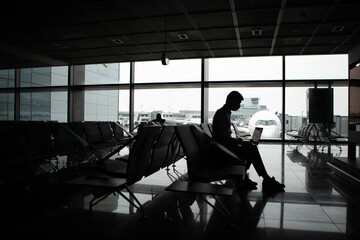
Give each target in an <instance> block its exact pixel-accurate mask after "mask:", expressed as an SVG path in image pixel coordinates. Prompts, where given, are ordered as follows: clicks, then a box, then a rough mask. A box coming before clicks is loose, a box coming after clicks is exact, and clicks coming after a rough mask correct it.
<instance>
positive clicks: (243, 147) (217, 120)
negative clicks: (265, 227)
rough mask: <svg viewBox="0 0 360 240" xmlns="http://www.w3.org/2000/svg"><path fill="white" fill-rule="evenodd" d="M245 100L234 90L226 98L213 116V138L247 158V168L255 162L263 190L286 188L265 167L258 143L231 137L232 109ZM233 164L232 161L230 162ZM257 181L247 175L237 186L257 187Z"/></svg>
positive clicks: (238, 106)
mask: <svg viewBox="0 0 360 240" xmlns="http://www.w3.org/2000/svg"><path fill="white" fill-rule="evenodd" d="M242 100H244V98H243V96H242V95H241V94H240V93H239V92H237V91H232V92H230V93H229V95H228V96H227V98H226V103H225V105H224V106H223V107H222V108H220V109H219V110H217V111H216V113H215V115H214V118H213V138H214V139H215V140H217V141H218V142H219V143H221V144H222V145H224V146H225V147H226V148H228V149H229V150H230V151H232V152H234V153H235V154H237V155H238V156H239V157H240V158H242V159H244V160H246V162H247V164H246V169H249V167H250V165H251V164H253V166H254V168H255V170H256V172H257V174H258V175H259V176H261V177H263V183H262V188H263V190H270V191H280V190H283V189H284V188H285V185H284V184H281V183H279V182H278V181H276V180H275V178H274V177H270V176H269V175H268V173H267V171H266V169H265V166H264V163H263V161H262V158H261V156H260V153H259V150H258V148H257V145H255V144H253V143H252V142H251V141H243V140H242V139H240V138H233V137H231V120H230V116H231V111H236V110H238V109H239V108H240V103H241V102H242ZM224 164H226V163H224ZM229 164H231V163H229ZM256 185H257V183H256V182H253V181H251V180H250V179H249V177H248V176H247V175H246V176H245V178H244V180H243V181H237V187H245V188H248V189H256Z"/></svg>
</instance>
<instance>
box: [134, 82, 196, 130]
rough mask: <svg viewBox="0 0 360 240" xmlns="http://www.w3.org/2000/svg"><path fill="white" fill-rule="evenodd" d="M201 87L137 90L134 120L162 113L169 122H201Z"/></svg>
mask: <svg viewBox="0 0 360 240" xmlns="http://www.w3.org/2000/svg"><path fill="white" fill-rule="evenodd" d="M200 94H201V92H200V88H180V89H138V90H135V96H134V98H135V106H134V112H135V114H134V118H135V119H134V122H135V124H139V123H141V122H147V121H150V120H152V119H155V117H156V114H157V113H160V114H162V117H163V118H165V120H166V122H167V123H200V119H201V118H200V112H201V108H200V103H201V99H200Z"/></svg>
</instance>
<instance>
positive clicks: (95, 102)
mask: <svg viewBox="0 0 360 240" xmlns="http://www.w3.org/2000/svg"><path fill="white" fill-rule="evenodd" d="M84 104H85V116H84V120H85V121H117V120H118V112H119V91H117V90H100V91H86V92H85V101H84Z"/></svg>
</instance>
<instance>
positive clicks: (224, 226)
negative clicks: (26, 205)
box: [2, 143, 360, 240]
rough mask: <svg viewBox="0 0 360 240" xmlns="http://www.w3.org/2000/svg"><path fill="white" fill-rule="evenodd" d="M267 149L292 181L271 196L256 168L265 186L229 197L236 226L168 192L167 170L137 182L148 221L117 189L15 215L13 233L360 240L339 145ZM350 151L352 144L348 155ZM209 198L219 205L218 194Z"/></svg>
mask: <svg viewBox="0 0 360 240" xmlns="http://www.w3.org/2000/svg"><path fill="white" fill-rule="evenodd" d="M259 149H260V153H261V155H262V157H263V159H264V162H265V165H266V167H267V170H268V172H269V174H270V175H272V176H275V178H276V179H278V180H280V181H282V182H283V183H285V184H286V191H285V192H283V193H278V194H263V193H262V191H261V181H262V179H260V178H259V177H258V176H257V175H256V172H255V171H254V169H253V168H250V170H249V175H250V178H251V179H252V180H253V181H257V182H258V184H259V189H258V190H253V191H250V192H240V193H237V192H236V193H234V194H233V196H231V197H222V198H221V201H222V203H223V204H224V205H225V206H226V208H227V209H228V210H229V211H230V213H231V216H232V224H233V225H230V224H229V221H227V219H225V218H224V217H223V216H221V215H220V214H218V213H217V212H216V211H214V210H213V209H212V208H211V207H210V206H209V205H207V204H205V203H204V202H202V201H201V200H200V199H199V198H196V196H194V195H181V194H179V193H171V192H166V191H164V188H165V187H166V186H168V185H169V184H170V183H171V179H170V178H169V177H168V175H167V173H166V171H165V170H161V171H160V172H158V173H156V174H154V175H152V176H150V177H148V178H145V179H143V180H142V181H140V182H139V183H137V184H135V185H134V186H133V188H132V189H133V190H134V192H135V194H136V196H137V197H138V198H139V199H140V201H141V202H142V203H143V204H144V207H145V212H146V215H147V219H145V220H144V219H140V216H141V214H140V213H137V212H136V209H134V208H132V207H131V206H130V205H129V204H128V202H126V201H125V200H123V198H121V197H119V196H118V195H110V196H109V197H108V198H107V199H105V200H104V201H102V202H100V203H99V204H98V205H96V206H95V207H94V209H93V210H94V213H93V214H92V215H89V214H88V213H87V209H88V203H89V201H90V200H91V198H92V195H91V194H89V195H85V196H81V195H79V197H78V198H77V199H73V200H72V201H71V202H69V204H68V205H66V206H62V207H59V208H58V209H55V210H49V211H47V212H45V213H43V214H38V216H33V217H29V216H26V218H24V219H26V220H24V219H20V218H22V216H14V218H16V217H18V218H19V221H18V222H19V224H18V225H16V226H11V227H10V228H8V229H7V231H6V230H5V232H10V233H11V234H13V235H14V237H13V238H15V237H16V236H26V237H32V236H34V237H37V238H44V239H67V238H81V239H215V238H216V237H222V238H223V239H227V238H226V237H236V238H239V239H240V238H241V239H276V240H278V239H327V240H331V239H358V236H359V231H360V224H359V222H360V219H358V218H360V214H359V213H360V212H359V205H357V204H360V203H359V202H354V201H351V200H349V199H347V197H346V195H342V194H340V193H339V192H340V191H338V190H336V189H335V188H334V186H333V185H332V184H331V178H332V177H331V171H330V168H329V167H328V166H327V164H326V162H327V161H331V158H332V155H333V154H337V153H336V151H337V149H336V148H334V149H333V152H334V153H332V154H326V153H319V152H314V151H310V150H309V149H307V148H306V147H303V148H302V149H300V151H299V152H294V151H291V150H290V149H289V147H288V146H287V145H283V144H276V143H275V144H273V143H272V144H270V143H268V144H260V145H259ZM346 154H347V152H346V146H344V147H343V151H342V153H341V155H343V156H346ZM176 170H177V172H173V171H172V170H171V172H170V173H171V174H172V175H173V176H177V175H179V174H184V173H186V171H187V170H186V163H185V161H184V160H181V161H180V162H179V163H178V164H177V166H176ZM126 194H127V193H126ZM178 199H180V200H179V207H177V206H176V203H177V201H176V200H178ZM209 201H210V202H212V203H215V204H217V203H216V202H215V200H214V199H213V198H211V197H209ZM2 207H3V208H4V207H6V206H2ZM3 227H4V225H3ZM13 238H12V239H13Z"/></svg>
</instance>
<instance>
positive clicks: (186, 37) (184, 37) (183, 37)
mask: <svg viewBox="0 0 360 240" xmlns="http://www.w3.org/2000/svg"><path fill="white" fill-rule="evenodd" d="M178 37H179V38H180V39H181V40H186V39H189V36H188V35H187V34H186V33H179V34H178Z"/></svg>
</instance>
